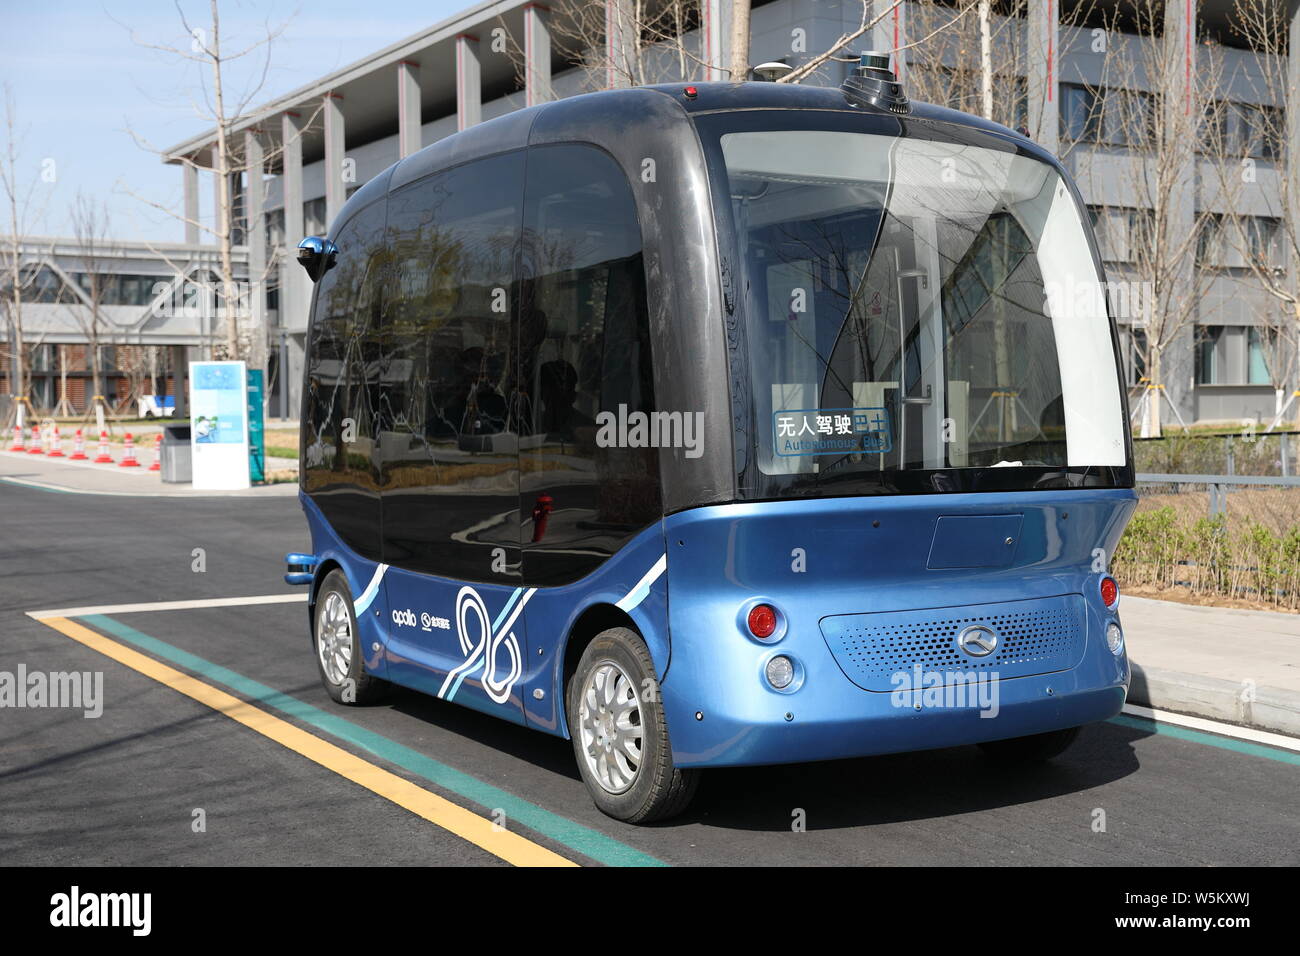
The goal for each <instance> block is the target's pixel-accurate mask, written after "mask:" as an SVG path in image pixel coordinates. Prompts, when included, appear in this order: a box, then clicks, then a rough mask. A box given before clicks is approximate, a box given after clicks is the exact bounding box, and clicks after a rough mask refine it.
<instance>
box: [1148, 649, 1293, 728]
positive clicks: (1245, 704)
mask: <svg viewBox="0 0 1300 956" xmlns="http://www.w3.org/2000/svg"><path fill="white" fill-rule="evenodd" d="M1130 663H1131V665H1132V668H1133V679H1132V681H1131V683H1130V685H1129V692H1128V700H1129V703H1132V704H1141V705H1143V706H1145V707H1153V708H1155V709H1157V710H1172V711H1176V712H1178V713H1182V714H1191V715H1192V716H1194V717H1205V718H1207V719H1209V720H1220V721H1224V722H1225V723H1230V724H1240V725H1241V726H1243V727H1254V728H1255V729H1257V730H1267V731H1271V732H1273V733H1278V734H1285V735H1286V736H1288V737H1300V693H1296V692H1295V691H1290V690H1282V689H1279V688H1276V687H1248V686H1246V685H1244V684H1242V683H1238V682H1234V681H1227V680H1220V679H1219V678H1217V677H1205V676H1203V675H1200V674H1184V673H1181V672H1179V671H1174V670H1169V669H1167V668H1163V667H1143V666H1141V665H1140V664H1138V663H1136V662H1132V661H1131V662H1130Z"/></svg>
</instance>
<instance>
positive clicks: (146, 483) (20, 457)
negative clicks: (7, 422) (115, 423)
mask: <svg viewBox="0 0 1300 956" xmlns="http://www.w3.org/2000/svg"><path fill="white" fill-rule="evenodd" d="M92 453H93V452H92ZM137 455H138V457H139V460H140V462H141V465H140V467H139V468H122V467H119V466H118V465H116V464H113V465H96V464H93V463H92V462H87V461H68V460H67V459H66V458H62V459H50V458H46V457H45V456H43V455H28V454H23V453H20V452H11V451H0V482H10V483H16V484H27V485H36V486H38V487H41V488H47V489H49V490H51V491H70V492H79V493H82V494H99V495H132V496H144V497H157V496H165V497H211V496H226V495H231V496H236V497H250V496H251V497H276V496H281V495H286V496H293V495H296V494H298V485H297V483H295V482H284V483H281V484H277V485H262V486H259V487H255V488H249V489H248V490H247V491H196V490H195V489H194V488H192V487H190V486H189V485H188V484H186V485H177V484H168V483H166V482H164V481H163V480H162V479H161V477H160V473H159V472H156V471H150V470H149V468H148V466H149V464H150V463H151V462H152V461H153V450H152V449H149V450H148V451H139V452H137ZM120 457H121V454H120V450H118V449H114V458H120ZM267 466H268V467H269V468H272V469H276V468H297V466H298V463H297V462H296V461H294V460H292V459H281V458H270V459H268V460H267Z"/></svg>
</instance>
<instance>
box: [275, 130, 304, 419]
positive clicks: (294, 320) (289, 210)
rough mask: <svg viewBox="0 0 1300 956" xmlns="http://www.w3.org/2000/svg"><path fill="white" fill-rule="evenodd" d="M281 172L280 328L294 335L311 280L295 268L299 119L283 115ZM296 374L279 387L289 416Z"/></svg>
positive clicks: (299, 234)
mask: <svg viewBox="0 0 1300 956" xmlns="http://www.w3.org/2000/svg"><path fill="white" fill-rule="evenodd" d="M280 142H281V154H280V158H281V168H282V172H281V174H280V195H281V198H282V200H283V202H284V250H283V252H282V254H281V256H280V310H279V311H280V315H279V319H280V323H279V324H280V328H281V329H284V330H285V331H286V332H294V331H299V330H302V329H305V328H306V327H307V310H308V307H309V305H310V304H311V290H310V280H309V279H308V278H307V273H306V272H304V271H303V269H302V266H300V265H298V242H299V241H300V240H301V239H302V238H303V222H302V218H303V217H302V117H301V116H299V115H298V114H297V113H292V112H290V113H284V114H283V115H282V116H281V117H280ZM300 373H301V366H299V374H297V375H295V374H292V373H291V374H285V370H284V366H281V369H280V374H281V375H282V376H284V378H283V381H282V383H281V384H282V386H283V387H284V388H285V390H286V391H287V395H288V402H287V404H288V408H289V414H290V415H297V414H298V402H299V395H300V393H301V388H302V377H301V374H300Z"/></svg>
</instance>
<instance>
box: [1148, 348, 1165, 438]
mask: <svg viewBox="0 0 1300 956" xmlns="http://www.w3.org/2000/svg"><path fill="white" fill-rule="evenodd" d="M1160 359H1161V354H1160V349H1158V348H1156V347H1155V346H1154V345H1152V346H1151V362H1150V366H1149V367H1148V368H1147V376H1148V377H1149V378H1150V379H1151V381H1150V382H1149V383H1147V387H1148V389H1149V392H1148V394H1149V395H1150V396H1151V397H1150V398H1149V399H1147V423H1148V425H1149V427H1150V435H1151V437H1152V438H1159V437H1160V400H1161V395H1160V393H1161V392H1162V391H1163V389H1162V388H1161V381H1160Z"/></svg>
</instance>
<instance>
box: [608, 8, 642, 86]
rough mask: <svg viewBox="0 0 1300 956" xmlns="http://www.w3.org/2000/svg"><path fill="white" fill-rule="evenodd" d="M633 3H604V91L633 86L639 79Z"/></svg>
mask: <svg viewBox="0 0 1300 956" xmlns="http://www.w3.org/2000/svg"><path fill="white" fill-rule="evenodd" d="M637 45H638V44H637V36H636V21H635V19H634V18H633V16H632V0H605V88H606V89H608V90H614V89H619V88H620V87H626V86H632V85H633V83H634V78H635V77H637V76H638V75H639V71H638V70H637V68H636V57H637Z"/></svg>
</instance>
